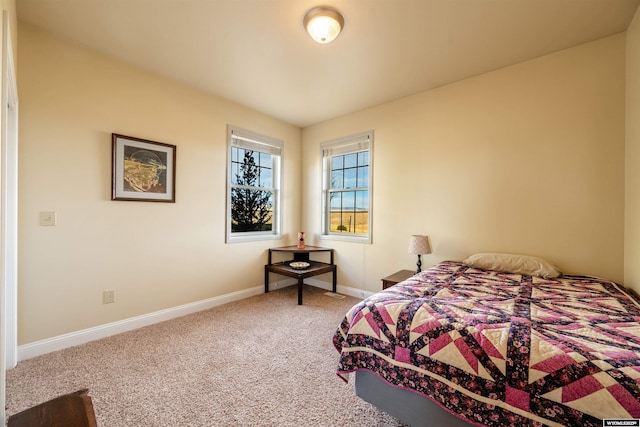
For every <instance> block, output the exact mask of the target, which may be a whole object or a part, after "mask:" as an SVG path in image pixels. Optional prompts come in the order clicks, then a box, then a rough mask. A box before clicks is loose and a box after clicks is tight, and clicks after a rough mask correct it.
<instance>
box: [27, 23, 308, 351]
mask: <svg viewBox="0 0 640 427" xmlns="http://www.w3.org/2000/svg"><path fill="white" fill-rule="evenodd" d="M19 52H20V73H19V76H18V85H19V89H20V152H19V155H20V171H19V173H20V175H19V192H20V204H19V215H20V228H19V236H20V250H19V280H20V289H19V343H20V344H24V343H30V342H34V341H37V340H41V339H44V338H49V337H54V336H58V335H60V334H64V333H68V332H73V331H78V330H82V329H85V328H89V327H93V326H97V325H101V324H104V323H108V322H113V321H117V320H121V319H126V318H130V317H133V316H136V315H141V314H145V313H150V312H154V311H157V310H161V309H165V308H168V307H174V306H178V305H181V304H186V303H190V302H194V301H199V300H203V299H206V298H209V297H214V296H218V295H223V294H227V293H230V292H233V291H238V290H243V289H247V288H250V287H253V286H259V285H261V284H262V283H263V265H264V263H265V261H266V253H265V250H266V249H267V248H268V247H272V246H280V245H283V244H290V243H293V241H294V240H295V237H294V234H295V232H297V231H298V229H299V226H300V208H299V200H300V197H299V195H300V191H301V188H300V183H299V176H300V166H299V164H300V161H299V160H300V158H301V151H300V150H301V144H300V142H301V131H300V129H299V128H297V127H295V126H291V125H288V124H285V123H282V122H280V121H278V120H275V119H272V118H270V117H267V116H265V115H263V114H260V113H257V112H255V111H252V110H249V109H247V108H245V107H243V106H240V105H237V104H233V103H230V102H226V101H224V100H221V99H219V98H216V97H212V96H208V95H205V94H203V93H202V92H198V91H196V90H191V89H189V88H186V87H184V86H182V85H179V84H176V83H173V82H171V81H168V80H165V79H163V78H160V77H157V76H155V75H151V74H148V73H146V72H143V71H140V70H139V69H136V68H132V67H130V66H128V65H125V64H123V63H120V62H117V61H114V60H112V59H109V58H107V57H104V56H101V55H99V54H97V53H94V52H92V51H88V50H85V49H83V48H80V47H76V46H72V45H69V44H66V43H64V42H61V41H57V40H55V39H52V38H51V37H50V36H48V35H46V34H44V33H40V32H39V31H38V30H36V29H34V28H33V27H30V26H28V25H25V24H22V23H21V25H20V31H19ZM227 124H231V125H235V126H238V127H241V128H244V129H248V130H251V131H254V132H258V133H262V134H265V135H269V136H271V137H274V138H277V139H281V140H283V141H284V144H285V145H284V153H285V154H284V155H285V160H284V166H283V168H284V185H283V187H284V188H283V213H284V232H285V234H286V237H285V239H283V240H279V241H273V240H270V241H263V242H255V243H236V244H225V177H226V144H227V141H226V135H227V133H226V132H227ZM112 132H114V133H121V134H124V135H129V136H134V137H138V138H144V139H150V140H154V141H160V142H164V143H168V144H175V145H176V146H177V169H176V177H177V185H176V198H177V202H176V203H175V204H171V203H148V202H147V203H144V202H122V201H111V200H110V197H111V133H112ZM40 211H55V212H57V219H58V225H57V226H55V227H43V226H39V223H38V221H39V212H40ZM106 289H114V290H115V291H116V303H115V304H107V305H103V304H102V291H103V290H106Z"/></svg>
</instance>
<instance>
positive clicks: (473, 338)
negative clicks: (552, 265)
mask: <svg viewBox="0 0 640 427" xmlns="http://www.w3.org/2000/svg"><path fill="white" fill-rule="evenodd" d="M333 344H334V346H335V347H336V349H337V350H338V351H339V352H340V357H339V365H338V374H339V375H340V376H341V377H343V378H345V374H347V373H349V372H354V371H357V370H360V369H365V370H369V371H371V372H373V373H375V374H377V375H378V376H379V377H381V378H382V379H384V380H385V381H387V382H388V383H390V384H392V385H394V386H396V387H400V388H405V389H411V390H414V391H416V392H418V393H421V394H423V395H425V396H427V397H429V398H430V399H432V400H433V401H435V402H436V403H438V404H439V405H441V406H442V407H444V408H445V409H446V410H448V411H449V412H452V413H454V414H457V415H458V416H460V417H462V418H464V419H466V420H468V421H469V422H471V423H473V424H481V425H482V424H484V425H488V426H513V425H519V424H520V425H567V426H602V425H603V421H602V420H603V419H638V418H640V304H639V303H638V302H637V301H636V300H635V299H634V298H633V297H631V296H630V295H629V294H627V293H626V292H625V291H624V288H623V287H621V286H619V285H617V284H615V283H613V282H610V281H607V280H603V279H597V278H593V277H586V276H564V277H562V278H560V279H542V278H539V277H531V276H526V275H519V274H509V273H499V272H492V271H485V270H479V269H475V268H471V267H468V266H466V265H464V264H462V263H457V262H443V263H441V264H438V265H436V266H435V267H432V268H430V269H428V270H426V271H422V272H421V273H419V274H418V275H416V276H413V277H412V278H410V279H409V280H407V281H404V282H401V283H399V284H398V285H396V286H393V287H391V288H388V289H386V290H384V291H382V292H379V293H377V294H375V295H372V296H371V297H369V298H367V299H365V300H364V301H362V302H361V303H359V304H357V305H355V306H354V307H353V308H352V309H351V310H350V311H349V312H348V313H347V315H346V317H345V319H344V320H343V321H342V323H341V324H340V326H339V327H338V330H337V331H336V334H335V335H334V337H333Z"/></svg>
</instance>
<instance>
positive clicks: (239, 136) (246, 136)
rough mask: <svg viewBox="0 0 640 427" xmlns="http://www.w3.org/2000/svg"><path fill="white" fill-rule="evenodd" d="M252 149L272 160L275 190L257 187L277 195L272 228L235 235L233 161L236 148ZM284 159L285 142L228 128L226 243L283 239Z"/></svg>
mask: <svg viewBox="0 0 640 427" xmlns="http://www.w3.org/2000/svg"><path fill="white" fill-rule="evenodd" d="M234 147H235V148H243V149H250V150H252V151H254V152H255V151H258V152H260V153H267V154H270V155H271V156H272V162H271V167H272V177H271V178H272V187H260V186H258V187H256V188H258V189H260V190H262V191H264V190H266V191H271V192H272V193H273V207H272V214H271V218H272V219H271V221H272V227H271V230H268V231H243V232H234V231H233V229H232V226H231V222H232V218H231V194H232V189H233V188H234V184H233V179H232V178H233V177H232V173H233V167H232V163H233V157H232V148H234ZM283 157H284V142H283V141H281V140H278V139H275V138H271V137H269V136H265V135H261V134H258V133H255V132H251V131H248V130H245V129H241V128H238V127H235V126H231V125H228V126H227V183H226V188H227V201H226V214H225V215H226V220H225V224H226V227H225V228H226V233H225V234H226V240H225V241H226V243H238V242H253V241H260V240H277V239H280V238H281V237H282V235H281V224H282V210H281V200H280V197H281V194H282V182H283V179H282V177H283V172H282V171H283Z"/></svg>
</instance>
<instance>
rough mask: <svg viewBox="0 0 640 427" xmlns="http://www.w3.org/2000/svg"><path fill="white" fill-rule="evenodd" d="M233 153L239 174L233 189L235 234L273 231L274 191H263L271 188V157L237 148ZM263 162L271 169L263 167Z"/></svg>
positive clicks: (236, 175)
mask: <svg viewBox="0 0 640 427" xmlns="http://www.w3.org/2000/svg"><path fill="white" fill-rule="evenodd" d="M231 151H232V155H231V156H232V158H233V159H234V160H232V162H233V165H232V169H233V170H234V171H237V172H235V174H234V176H233V183H232V188H231V231H232V232H246V231H271V230H272V229H273V221H272V220H273V191H271V190H270V189H268V190H265V189H260V188H259V187H263V186H264V187H271V185H270V181H271V179H270V177H271V172H272V168H271V163H272V159H271V155H270V154H264V153H258V152H255V151H251V150H244V149H242V148H235V147H232V148H231ZM261 159H262V160H263V161H264V162H265V163H266V164H267V166H261V162H260V160H261ZM261 184H262V185H261Z"/></svg>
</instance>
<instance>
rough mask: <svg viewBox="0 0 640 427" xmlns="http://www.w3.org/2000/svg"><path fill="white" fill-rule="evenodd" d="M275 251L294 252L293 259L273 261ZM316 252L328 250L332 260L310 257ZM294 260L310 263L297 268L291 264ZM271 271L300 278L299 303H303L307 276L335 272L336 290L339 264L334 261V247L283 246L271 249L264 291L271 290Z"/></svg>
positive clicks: (265, 271)
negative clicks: (322, 260)
mask: <svg viewBox="0 0 640 427" xmlns="http://www.w3.org/2000/svg"><path fill="white" fill-rule="evenodd" d="M273 252H289V253H291V254H293V259H291V260H288V261H282V262H278V263H273V262H272V254H273ZM314 252H328V253H329V254H330V262H329V263H326V262H320V261H315V260H313V261H312V260H311V259H309V254H311V253H314ZM293 261H300V262H308V263H309V264H310V265H309V267H308V268H305V269H304V270H297V269H294V268H292V267H291V266H289V263H291V262H293ZM269 273H276V274H281V275H283V276H287V277H293V278H295V279H298V305H302V285H303V281H304V279H306V278H307V277H312V276H317V275H318V274H324V273H333V292H334V293H335V292H336V287H337V282H336V273H337V266H336V265H335V264H334V263H333V249H331V248H321V247H319V246H305V247H304V249H298V247H297V246H283V247H281V248H271V249H269V259H268V262H267V264H266V265H265V266H264V293H265V294H266V293H267V292H269Z"/></svg>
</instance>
